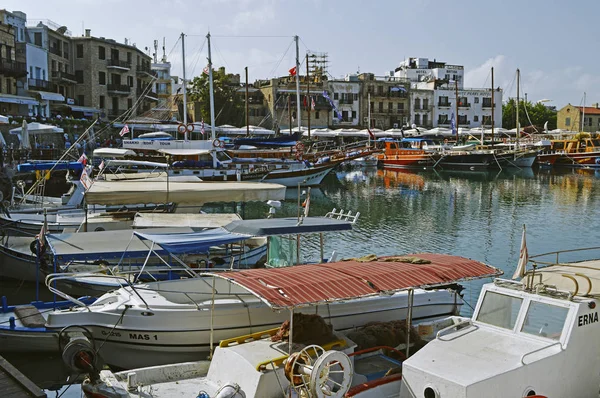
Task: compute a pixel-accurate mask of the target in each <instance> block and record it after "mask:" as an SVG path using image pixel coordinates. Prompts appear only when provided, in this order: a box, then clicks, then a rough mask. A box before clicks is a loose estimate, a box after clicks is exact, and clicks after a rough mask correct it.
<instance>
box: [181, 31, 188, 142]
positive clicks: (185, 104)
mask: <svg viewBox="0 0 600 398" xmlns="http://www.w3.org/2000/svg"><path fill="white" fill-rule="evenodd" d="M181 57H182V58H183V125H184V126H185V133H183V139H184V140H185V141H187V139H188V130H187V87H186V86H187V84H186V81H185V35H184V34H183V32H181Z"/></svg>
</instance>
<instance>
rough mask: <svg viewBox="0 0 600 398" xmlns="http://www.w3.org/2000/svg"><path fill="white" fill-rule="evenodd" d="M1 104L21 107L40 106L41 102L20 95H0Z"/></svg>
mask: <svg viewBox="0 0 600 398" xmlns="http://www.w3.org/2000/svg"><path fill="white" fill-rule="evenodd" d="M0 102H6V103H9V104H21V105H39V103H40V102H39V101H38V100H36V99H35V98H31V97H22V96H20V95H10V94H0Z"/></svg>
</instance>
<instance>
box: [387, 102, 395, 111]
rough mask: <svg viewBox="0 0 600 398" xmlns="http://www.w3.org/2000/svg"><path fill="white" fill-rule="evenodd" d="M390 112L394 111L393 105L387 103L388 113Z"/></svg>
mask: <svg viewBox="0 0 600 398" xmlns="http://www.w3.org/2000/svg"><path fill="white" fill-rule="evenodd" d="M392 110H394V103H392V102H388V112H391V111H392Z"/></svg>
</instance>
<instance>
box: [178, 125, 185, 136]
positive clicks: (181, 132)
mask: <svg viewBox="0 0 600 398" xmlns="http://www.w3.org/2000/svg"><path fill="white" fill-rule="evenodd" d="M186 130H187V127H186V126H185V124H183V123H181V124H180V125H179V126H177V132H178V133H180V134H183V133H185V131H186Z"/></svg>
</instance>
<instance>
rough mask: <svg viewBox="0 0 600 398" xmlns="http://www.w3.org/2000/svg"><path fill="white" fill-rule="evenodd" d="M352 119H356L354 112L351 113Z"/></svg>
mask: <svg viewBox="0 0 600 398" xmlns="http://www.w3.org/2000/svg"><path fill="white" fill-rule="evenodd" d="M352 119H356V111H352Z"/></svg>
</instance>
